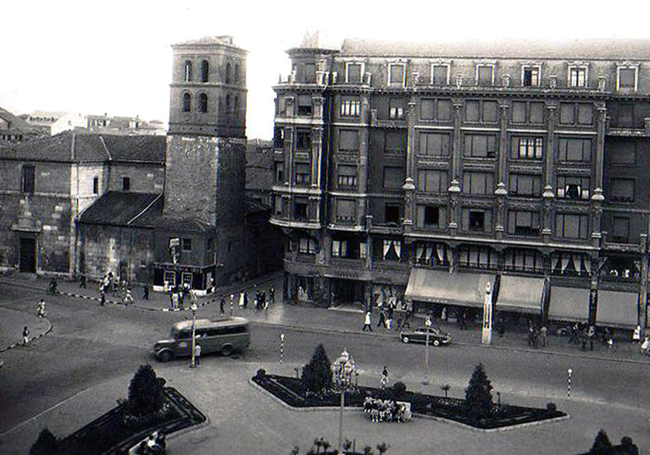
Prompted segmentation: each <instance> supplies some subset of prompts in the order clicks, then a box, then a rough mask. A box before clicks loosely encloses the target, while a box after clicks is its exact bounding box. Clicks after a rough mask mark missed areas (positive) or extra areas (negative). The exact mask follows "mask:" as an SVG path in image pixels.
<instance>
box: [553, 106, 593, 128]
mask: <svg viewBox="0 0 650 455" xmlns="http://www.w3.org/2000/svg"><path fill="white" fill-rule="evenodd" d="M593 122H594V108H593V105H591V104H585V103H560V124H561V125H576V124H577V125H592V124H593Z"/></svg>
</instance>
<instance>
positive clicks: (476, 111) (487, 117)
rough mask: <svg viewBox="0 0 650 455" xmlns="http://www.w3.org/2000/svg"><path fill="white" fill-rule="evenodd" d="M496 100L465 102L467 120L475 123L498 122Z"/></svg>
mask: <svg viewBox="0 0 650 455" xmlns="http://www.w3.org/2000/svg"><path fill="white" fill-rule="evenodd" d="M497 108H498V104H497V102H496V101H478V100H468V101H466V102H465V120H466V121H467V122H473V123H477V122H480V123H496V121H497V110H498V109H497Z"/></svg>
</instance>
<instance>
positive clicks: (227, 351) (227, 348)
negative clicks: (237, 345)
mask: <svg viewBox="0 0 650 455" xmlns="http://www.w3.org/2000/svg"><path fill="white" fill-rule="evenodd" d="M234 351H235V350H234V349H233V347H232V345H229V344H227V345H225V346H224V347H223V348H221V355H224V356H226V357H228V356H230V355H231V354H232V353H233V352H234Z"/></svg>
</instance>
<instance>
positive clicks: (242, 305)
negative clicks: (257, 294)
mask: <svg viewBox="0 0 650 455" xmlns="http://www.w3.org/2000/svg"><path fill="white" fill-rule="evenodd" d="M239 308H241V309H244V291H242V292H241V294H239Z"/></svg>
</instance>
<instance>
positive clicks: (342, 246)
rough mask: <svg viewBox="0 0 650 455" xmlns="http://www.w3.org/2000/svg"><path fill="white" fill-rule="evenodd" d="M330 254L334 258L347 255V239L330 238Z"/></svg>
mask: <svg viewBox="0 0 650 455" xmlns="http://www.w3.org/2000/svg"><path fill="white" fill-rule="evenodd" d="M332 256H333V257H335V258H345V257H348V241H347V240H332Z"/></svg>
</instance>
